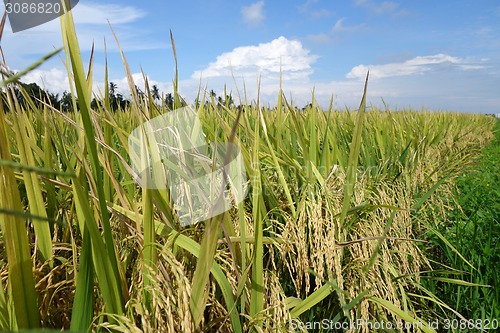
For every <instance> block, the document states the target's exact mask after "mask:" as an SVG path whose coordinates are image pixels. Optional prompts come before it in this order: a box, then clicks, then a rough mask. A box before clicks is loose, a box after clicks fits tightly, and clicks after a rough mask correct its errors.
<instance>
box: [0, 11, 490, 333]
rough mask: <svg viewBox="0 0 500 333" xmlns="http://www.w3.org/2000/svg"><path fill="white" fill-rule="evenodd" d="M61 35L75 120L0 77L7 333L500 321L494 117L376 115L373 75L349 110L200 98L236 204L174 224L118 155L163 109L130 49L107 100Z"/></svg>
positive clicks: (403, 327) (1, 279) (1, 321)
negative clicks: (239, 160) (123, 91)
mask: <svg viewBox="0 0 500 333" xmlns="http://www.w3.org/2000/svg"><path fill="white" fill-rule="evenodd" d="M61 24H62V31H63V40H64V43H65V48H64V51H63V53H62V54H63V58H64V57H65V59H66V65H67V68H68V73H69V74H68V75H69V77H70V81H71V83H72V86H73V91H72V92H73V96H74V97H77V99H76V98H75V99H74V100H73V101H72V103H73V110H72V111H71V112H63V111H62V110H61V109H58V108H56V107H54V106H53V105H51V103H50V102H47V101H46V100H45V99H44V98H40V99H36V98H33V97H31V96H29V95H28V94H27V93H26V92H25V91H24V90H23V87H22V85H21V84H19V82H18V78H19V77H17V76H12V77H4V79H3V81H2V86H3V95H2V101H1V103H0V180H1V181H0V225H1V233H0V283H1V286H2V288H0V329H1V330H6V331H16V330H32V331H37V330H40V329H53V330H70V331H73V332H82V331H84V332H86V331H101V332H107V331H113V332H294V331H295V332H300V331H302V332H306V331H310V332H341V331H349V332H372V331H396V332H397V331H401V332H436V331H455V332H467V331H470V332H476V331H483V330H490V331H494V329H495V328H498V320H499V319H500V304H499V299H500V295H499V285H498V277H499V276H498V275H499V274H498V265H500V260H499V251H498V250H499V249H498V245H497V244H498V238H499V237H500V221H499V217H498V214H499V207H498V206H499V204H498V200H497V199H498V198H499V193H500V191H499V188H498V183H499V182H498V174H499V173H498V162H499V161H500V158H499V152H498V146H499V142H500V141H499V139H498V133H499V132H498V130H499V126H498V121H497V120H496V119H495V118H493V117H487V116H484V115H475V114H461V113H453V112H430V111H425V110H410V109H408V110H398V111H394V110H390V109H385V110H379V109H376V108H372V107H370V106H369V105H366V94H367V93H368V94H369V89H370V85H369V83H368V84H367V86H366V85H365V87H364V88H365V90H364V91H363V87H362V86H360V107H359V109H357V110H334V109H333V108H330V109H326V110H324V109H321V108H319V106H317V105H315V104H314V103H313V104H311V105H309V106H308V107H307V108H305V109H299V108H298V107H296V106H294V105H291V104H290V103H289V102H288V101H287V100H286V98H284V96H283V95H282V94H280V95H278V96H276V104H277V106H276V107H273V108H269V107H265V106H262V105H260V104H259V101H254V102H248V101H246V100H245V98H244V96H239V95H235V96H236V97H237V98H235V99H236V102H237V104H239V106H235V105H232V104H229V103H226V104H220V103H218V102H217V101H216V100H215V99H214V98H212V97H211V96H210V95H208V94H205V93H204V91H203V87H201V88H200V92H199V98H198V103H196V104H195V105H194V106H193V107H194V109H195V110H196V112H197V114H198V117H199V118H200V120H201V124H202V127H203V128H202V130H203V132H204V133H205V134H206V140H207V142H232V143H235V144H237V145H239V147H240V149H241V154H242V156H243V163H244V166H245V169H246V176H247V179H248V181H247V182H246V183H245V186H246V188H247V190H248V194H247V196H246V198H245V200H243V201H242V202H241V203H239V204H237V205H235V207H233V208H232V209H230V210H228V211H227V212H225V213H222V214H220V215H217V216H215V217H212V218H210V219H208V220H206V221H203V222H200V223H197V224H192V225H189V226H181V225H180V222H179V218H178V216H177V215H176V210H175V206H174V205H173V203H172V198H171V196H170V194H169V192H168V191H167V190H163V189H148V188H142V187H141V186H139V184H138V183H137V181H136V179H137V175H136V174H135V172H134V170H133V168H132V166H131V159H130V153H131V152H130V151H129V145H128V137H129V135H130V133H131V132H132V130H134V129H135V128H136V127H137V126H139V125H141V124H143V123H145V122H147V121H149V120H150V119H153V118H155V117H157V116H160V115H163V114H165V113H168V112H170V111H171V110H170V107H169V106H168V105H166V104H165V103H158V102H157V100H156V99H155V98H154V97H153V96H152V94H151V93H150V92H149V91H150V88H149V87H148V86H147V81H146V87H143V91H144V92H145V93H144V94H137V91H136V90H135V89H134V88H135V83H134V82H133V81H132V77H131V75H130V71H129V69H128V66H127V62H126V58H125V56H123V62H124V68H125V70H126V71H127V73H128V75H129V84H130V87H131V91H132V92H133V94H132V96H131V98H130V103H129V104H127V105H126V106H125V107H124V108H121V107H118V108H116V109H114V108H112V107H111V97H110V91H109V87H108V86H109V82H108V79H107V73H106V74H105V77H106V78H105V85H106V89H105V91H104V92H103V93H102V96H97V97H98V100H99V102H98V103H94V104H93V103H91V102H92V98H93V97H94V96H92V86H93V82H92V77H93V73H92V71H93V68H92V59H91V60H90V61H89V63H90V65H89V66H88V67H87V68H84V65H83V60H82V59H81V56H80V52H79V48H78V42H77V36H76V33H75V31H74V25H73V23H72V18H71V16H70V14H67V15H65V16H63V17H62V19H61ZM172 43H173V39H172ZM173 49H174V56H175V44H174V43H173ZM176 61H177V59H176ZM20 75H22V73H20V74H19V75H18V76H20ZM173 86H174V94H173V97H174V101H173V104H174V105H173V108H174V109H177V108H180V107H182V106H184V101H183V100H182V98H181V97H180V95H179V93H178V84H177V76H176V77H175V78H174V81H173ZM15 89H17V90H15ZM16 92H19V93H16ZM20 98H22V99H23V101H24V102H23V103H20ZM312 100H314V96H312ZM44 101H45V102H44ZM91 104H92V106H91ZM495 126H496V127H495ZM495 134H496V135H497V138H496V139H495ZM484 147H489V148H486V149H487V150H484ZM484 151H486V152H488V154H487V155H485V156H486V157H479V156H481V153H482V152H484ZM478 168H479V169H478ZM481 168H483V169H481ZM475 170H476V171H475ZM478 170H479V171H478ZM481 170H482V171H481ZM488 175H489V176H488ZM488 177H490V178H488ZM488 200H489V201H488ZM384 325H385V326H384ZM446 325H448V326H446Z"/></svg>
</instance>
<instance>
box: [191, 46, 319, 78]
mask: <svg viewBox="0 0 500 333" xmlns="http://www.w3.org/2000/svg"><path fill="white" fill-rule="evenodd" d="M316 58H317V56H315V55H311V54H309V50H307V49H305V48H304V47H303V46H302V43H301V42H300V41H298V40H289V39H287V38H285V37H283V36H281V37H279V38H276V39H274V40H273V41H271V42H269V43H262V44H259V45H257V46H241V47H237V48H235V49H233V50H232V51H231V52H226V53H223V54H221V55H219V56H218V57H217V59H216V60H215V62H212V63H210V64H209V65H208V66H207V67H206V68H205V69H204V70H201V71H196V72H194V73H193V75H192V78H194V79H199V78H200V76H201V77H203V78H210V77H221V76H224V77H231V76H232V74H234V76H235V77H242V76H247V77H248V76H250V77H256V76H257V75H259V74H260V75H262V76H263V78H266V77H270V76H272V77H273V78H279V74H280V70H281V71H282V73H283V77H284V78H304V77H307V76H308V75H310V74H311V73H312V67H311V64H312V63H313V62H314V61H315V60H316Z"/></svg>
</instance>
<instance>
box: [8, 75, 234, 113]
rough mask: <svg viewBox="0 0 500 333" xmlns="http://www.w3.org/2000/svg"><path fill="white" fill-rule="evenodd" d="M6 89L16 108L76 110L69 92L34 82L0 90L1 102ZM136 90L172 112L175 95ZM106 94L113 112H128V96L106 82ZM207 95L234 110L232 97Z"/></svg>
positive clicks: (95, 100) (94, 103)
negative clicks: (13, 97)
mask: <svg viewBox="0 0 500 333" xmlns="http://www.w3.org/2000/svg"><path fill="white" fill-rule="evenodd" d="M5 89H12V94H13V95H14V96H15V99H16V100H17V102H18V103H19V105H21V106H23V107H26V106H27V104H28V99H27V97H28V98H29V100H31V101H32V102H33V103H35V105H36V104H38V105H40V106H42V105H43V104H47V105H50V106H52V107H53V108H55V109H57V110H60V111H62V112H72V111H74V110H75V108H78V103H76V106H73V96H72V94H71V92H69V91H67V90H66V91H64V92H63V93H62V94H58V93H53V92H50V91H48V90H47V89H43V88H42V87H40V86H39V85H38V84H37V83H35V82H32V83H18V84H17V85H13V86H11V87H9V88H3V89H2V90H0V97H1V98H2V100H4V101H6V99H7V96H6V93H5ZM135 89H136V93H137V96H138V97H139V99H140V100H143V99H144V98H151V99H152V100H153V101H154V102H155V103H157V104H159V105H163V106H164V107H166V108H168V109H169V110H173V109H174V103H175V99H174V95H173V94H172V93H166V94H162V93H160V90H159V88H158V86H157V85H153V86H152V87H151V89H150V91H149V94H146V93H145V92H144V91H143V90H142V89H140V88H139V87H138V86H135ZM108 91H109V102H110V107H111V110H112V111H119V110H126V109H127V108H128V106H129V105H130V100H131V96H129V98H127V97H126V96H124V95H123V94H121V93H120V92H118V90H117V84H116V83H114V82H109V86H108ZM208 95H209V96H208V98H207V99H206V100H205V104H210V103H215V104H216V105H219V106H225V107H227V108H232V107H233V106H235V103H234V99H233V97H232V95H231V94H226V96H225V97H222V96H217V93H216V92H215V91H214V90H210V92H209V94H208ZM180 99H181V103H182V104H183V105H187V103H186V102H185V100H184V99H183V98H182V97H181V98H180ZM76 101H77V99H76ZM100 101H101V99H100V98H97V97H94V98H93V99H92V102H91V107H92V108H97V107H98V103H100ZM194 104H195V105H196V106H197V107H198V106H199V104H200V100H199V98H196V99H195V101H194Z"/></svg>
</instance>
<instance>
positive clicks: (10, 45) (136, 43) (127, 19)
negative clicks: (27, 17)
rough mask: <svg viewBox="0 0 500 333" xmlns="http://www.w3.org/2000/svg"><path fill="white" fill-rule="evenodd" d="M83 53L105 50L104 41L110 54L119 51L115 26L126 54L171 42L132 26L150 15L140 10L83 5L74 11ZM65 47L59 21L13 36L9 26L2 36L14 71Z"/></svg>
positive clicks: (90, 3) (105, 5) (118, 6)
mask: <svg viewBox="0 0 500 333" xmlns="http://www.w3.org/2000/svg"><path fill="white" fill-rule="evenodd" d="M72 13H73V17H74V20H75V25H76V31H77V34H78V40H79V44H80V49H81V51H89V50H90V48H91V47H92V43H95V49H96V50H98V51H101V50H102V49H103V42H102V41H103V39H104V38H106V40H107V42H108V45H107V46H108V51H114V50H117V45H116V43H115V42H114V37H113V35H112V33H111V30H110V28H109V26H108V20H109V22H110V23H111V25H112V26H113V28H114V30H115V32H116V34H117V36H118V39H119V40H120V43H121V46H122V47H123V49H124V50H125V51H130V50H147V49H160V48H167V47H168V43H167V40H165V41H161V42H159V41H158V40H153V38H152V37H151V38H149V35H151V34H152V33H153V31H147V29H148V28H147V26H144V27H137V26H134V27H133V26H132V25H133V24H134V23H136V22H137V21H138V20H140V19H141V18H143V17H144V16H145V15H146V12H145V11H143V10H142V9H140V7H133V6H121V5H112V4H100V3H92V2H88V3H81V2H80V3H79V4H78V5H77V6H76V7H75V8H74V9H73V11H72ZM61 46H62V40H61V28H60V23H59V20H58V19H55V20H52V21H50V22H47V23H45V24H42V25H40V26H37V27H34V28H31V29H28V30H24V31H21V32H18V33H15V34H14V33H12V30H11V29H10V26H8V25H6V26H5V30H4V34H3V36H2V49H3V51H4V52H5V55H6V59H7V62H8V64H9V66H10V67H11V68H16V69H23V68H25V67H27V66H28V65H30V64H31V63H33V62H34V61H35V60H36V59H38V58H40V57H41V55H43V54H47V53H48V52H50V51H52V50H54V48H58V47H61Z"/></svg>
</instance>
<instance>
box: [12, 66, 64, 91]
mask: <svg viewBox="0 0 500 333" xmlns="http://www.w3.org/2000/svg"><path fill="white" fill-rule="evenodd" d="M21 81H23V82H25V83H32V82H35V83H36V84H38V85H39V86H40V87H42V88H44V89H46V90H48V91H50V92H52V93H57V94H61V93H62V92H63V91H65V90H67V91H69V79H68V74H67V72H65V71H63V70H61V69H59V68H51V69H47V70H42V69H35V70H33V71H31V72H29V73H28V74H26V75H25V76H23V77H22V79H21Z"/></svg>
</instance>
